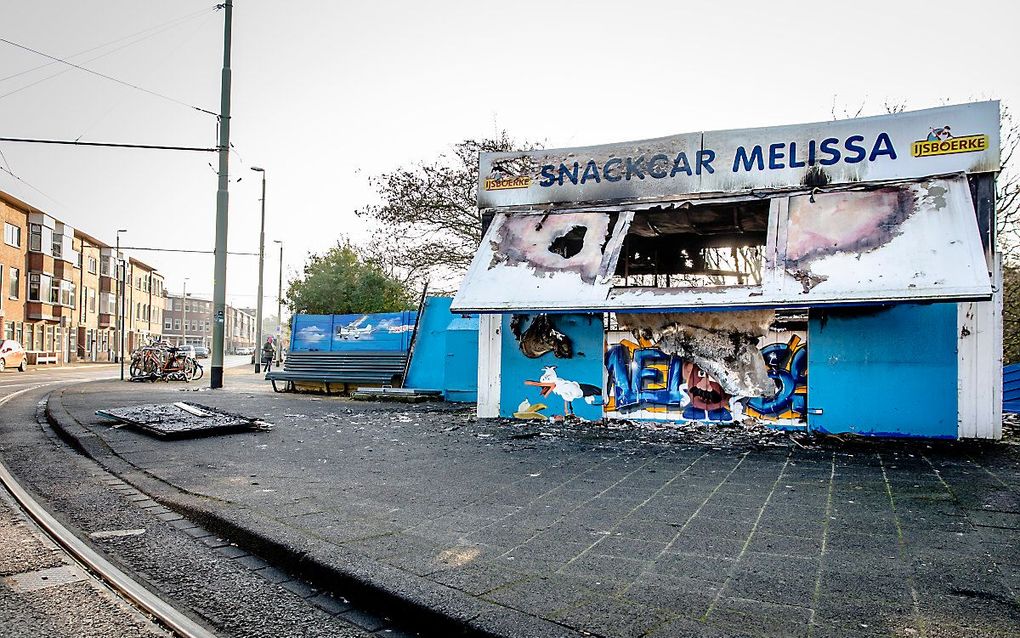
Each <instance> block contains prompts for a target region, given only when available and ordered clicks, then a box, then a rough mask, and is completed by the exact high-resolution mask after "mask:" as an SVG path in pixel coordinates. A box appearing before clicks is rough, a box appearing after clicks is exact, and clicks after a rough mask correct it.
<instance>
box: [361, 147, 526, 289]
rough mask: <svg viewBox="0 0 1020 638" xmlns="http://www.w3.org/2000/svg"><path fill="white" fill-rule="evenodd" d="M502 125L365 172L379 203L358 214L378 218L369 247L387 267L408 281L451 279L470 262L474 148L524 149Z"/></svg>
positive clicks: (474, 222)
mask: <svg viewBox="0 0 1020 638" xmlns="http://www.w3.org/2000/svg"><path fill="white" fill-rule="evenodd" d="M530 148H535V145H533V144H528V143H526V142H518V141H515V140H513V139H512V138H510V136H509V135H507V132H506V131H501V132H500V133H499V135H497V136H496V137H494V138H489V139H482V140H470V139H469V140H465V141H463V142H460V143H459V144H455V145H454V146H453V148H452V153H450V154H443V155H440V156H439V157H438V158H436V159H435V160H433V161H431V162H421V163H418V164H414V165H411V166H408V167H401V168H398V169H396V170H394V171H393V172H390V173H383V174H382V175H377V176H375V177H371V178H369V183H370V184H371V185H372V186H373V187H374V188H375V189H376V192H377V193H378V195H379V200H380V203H376V204H369V205H367V206H365V207H363V208H361V209H360V210H358V211H357V214H358V215H359V216H361V217H364V218H369V219H372V220H375V221H376V222H377V228H376V230H375V232H374V233H373V237H372V245H371V249H370V252H371V253H372V254H373V255H374V259H376V260H378V261H379V262H380V263H382V264H384V265H385V267H386V268H387V269H388V272H389V273H390V274H392V275H394V276H397V277H399V278H401V279H402V280H403V281H404V282H405V283H407V284H409V285H411V286H412V287H420V285H421V283H422V281H423V280H426V279H429V278H431V279H439V280H446V281H452V279H453V278H454V277H456V276H459V275H461V274H463V272H464V271H465V270H467V267H468V266H469V265H470V264H471V259H472V258H473V257H474V254H475V251H476V250H477V248H478V244H479V242H481V240H482V236H481V217H480V215H479V212H478V203H477V202H478V154H479V153H481V152H501V151H515V150H527V149H530Z"/></svg>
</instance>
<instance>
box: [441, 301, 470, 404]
mask: <svg viewBox="0 0 1020 638" xmlns="http://www.w3.org/2000/svg"><path fill="white" fill-rule="evenodd" d="M446 301H447V303H446V311H447V312H449V310H450V302H451V301H453V300H452V299H450V298H447V300H446ZM445 367H446V385H445V386H444V387H443V396H444V397H445V398H446V400H447V401H465V402H470V403H474V402H475V401H477V400H478V315H470V316H467V317H462V316H461V315H452V316H451V319H450V321H449V323H448V324H447V325H446V366H445Z"/></svg>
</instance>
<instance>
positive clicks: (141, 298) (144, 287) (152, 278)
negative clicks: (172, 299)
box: [124, 257, 166, 352]
mask: <svg viewBox="0 0 1020 638" xmlns="http://www.w3.org/2000/svg"><path fill="white" fill-rule="evenodd" d="M164 289H165V285H164V279H163V275H161V274H159V273H158V272H157V271H156V269H155V268H153V267H152V266H150V265H148V264H146V263H144V262H142V261H139V260H138V259H135V258H133V257H132V258H130V259H128V261H127V287H126V289H125V292H124V307H125V311H126V313H125V314H126V316H125V322H124V325H125V326H126V330H127V345H126V346H125V350H126V351H127V352H131V351H132V350H134V349H135V348H138V347H140V346H143V345H145V344H146V343H147V342H148V341H149V340H150V339H157V338H160V337H161V336H162V334H163V315H164V312H165V309H166V306H165V305H166V299H165V297H164V295H163V292H164Z"/></svg>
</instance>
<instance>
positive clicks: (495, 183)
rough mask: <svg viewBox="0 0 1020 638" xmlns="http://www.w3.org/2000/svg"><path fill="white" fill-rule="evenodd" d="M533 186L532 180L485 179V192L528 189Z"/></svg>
mask: <svg viewBox="0 0 1020 638" xmlns="http://www.w3.org/2000/svg"><path fill="white" fill-rule="evenodd" d="M529 186H531V178H530V177H526V176H521V177H487V178H485V190H487V191H501V190H506V189H508V188H527V187H529Z"/></svg>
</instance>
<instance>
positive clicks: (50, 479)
mask: <svg viewBox="0 0 1020 638" xmlns="http://www.w3.org/2000/svg"><path fill="white" fill-rule="evenodd" d="M236 359H238V360H239V361H238V362H239V363H244V362H246V361H247V358H245V357H238V358H236ZM208 361H209V360H208V359H207V360H203V363H207V362H208ZM229 363H232V362H231V361H229V360H228V365H229ZM118 373H119V370H118V368H117V366H111V365H96V366H88V367H81V368H63V369H61V368H53V369H48V370H47V369H43V370H30V371H29V372H26V373H17V372H4V373H0V397H3V396H7V395H9V394H12V393H15V392H18V391H21V390H27V391H26V392H24V393H23V394H21V395H19V396H17V397H15V398H13V399H11V400H10V401H9V402H8V403H6V404H5V405H3V406H2V407H0V460H2V461H3V463H4V464H5V465H6V466H7V467H8V469H9V470H10V471H11V472H12V473H13V474H14V475H15V476H16V477H17V478H18V480H19V481H20V482H21V483H22V485H23V487H25V488H26V489H28V490H30V491H31V492H33V493H34V495H35V497H36V498H37V499H38V500H39V501H40V502H41V503H42V504H44V506H46V507H47V509H49V511H50V512H51V513H52V514H54V515H55V516H56V517H57V518H58V519H60V520H61V522H62V523H64V524H65V525H66V526H67V527H69V528H71V529H73V530H77V531H78V534H77V535H78V536H79V537H80V538H84V539H86V540H89V541H90V544H91V545H92V546H93V547H94V548H96V549H98V550H100V551H101V552H102V553H104V554H105V555H106V556H107V558H108V559H110V560H111V561H112V562H114V563H115V564H118V565H119V566H120V567H121V568H122V569H124V570H125V571H126V572H128V573H129V574H131V575H132V576H133V577H134V578H136V580H138V581H140V582H142V583H143V584H144V585H145V586H146V587H147V588H148V589H150V590H151V591H153V592H156V593H158V594H159V595H160V596H161V597H163V598H164V599H165V600H167V601H168V602H170V603H171V604H173V605H174V606H175V607H177V608H178V609H179V610H180V611H183V612H185V613H187V614H188V615H190V616H192V617H193V618H194V619H195V620H197V621H198V622H200V623H202V624H204V625H206V626H207V627H209V628H210V629H211V630H213V631H214V632H215V633H216V634H217V635H219V636H237V637H242V636H243V637H252V638H256V637H258V638H261V637H270V636H272V637H278V636H340V637H347V636H351V637H353V636H365V635H367V633H368V632H366V631H365V630H364V629H362V628H359V627H358V626H357V625H356V624H355V623H354V622H352V618H354V619H357V614H356V612H354V610H351V609H350V606H349V605H348V604H347V603H346V601H344V600H342V599H335V598H333V597H331V596H328V595H325V594H322V593H321V592H318V591H316V590H315V589H314V588H312V587H310V586H308V585H307V584H305V583H304V582H302V581H301V580H298V579H294V578H293V577H291V576H290V575H289V574H287V573H285V572H283V571H280V570H277V569H274V568H273V567H270V566H269V565H268V564H266V563H264V562H263V561H261V560H259V559H258V558H256V557H255V556H251V555H250V554H248V553H247V552H245V551H242V550H240V549H239V548H238V547H237V546H235V545H233V544H231V543H230V542H229V541H227V540H226V539H223V538H220V537H217V536H215V535H213V534H210V533H209V532H207V531H206V530H204V529H203V528H201V527H199V526H197V525H195V524H194V523H192V522H190V521H187V520H185V519H184V518H183V517H181V516H180V515H179V514H177V513H175V512H173V511H171V510H169V509H168V508H166V507H163V506H162V505H160V504H159V503H156V502H154V501H153V500H151V499H149V498H148V497H146V496H145V495H143V494H141V493H139V492H138V491H137V490H135V489H133V488H132V487H131V486H130V485H128V484H126V483H125V482H123V481H121V480H119V479H118V478H117V477H115V476H113V475H111V474H109V473H108V472H106V471H104V470H103V469H101V468H99V467H98V466H97V465H96V464H95V463H93V462H92V461H90V460H88V459H86V458H84V457H83V456H81V455H80V454H78V453H77V452H75V451H74V450H72V449H71V448H70V447H69V446H67V445H66V444H65V443H64V442H63V441H61V440H60V439H58V438H57V437H56V436H55V434H54V433H53V431H52V429H51V428H49V426H48V425H47V424H45V423H40V419H39V416H40V414H41V411H40V408H39V406H38V403H39V402H40V400H41V399H43V398H44V397H45V395H46V394H47V393H48V392H50V391H51V390H53V389H54V388H58V387H62V386H67V385H69V384H73V383H75V382H80V381H85V380H91V379H100V378H104V377H115V376H116V375H117V374H118ZM130 387H131V388H132V389H134V388H135V387H136V386H134V384H132V385H131V386H130ZM137 387H138V388H139V389H143V388H144V387H145V386H142V385H140V386H137ZM18 516H19V515H18V513H17V512H16V511H15V510H14V509H13V508H12V507H10V505H9V504H8V505H6V506H5V505H4V503H3V502H0V627H2V628H3V629H2V631H0V633H2V634H3V635H4V636H42V635H45V636H58V637H62V636H67V637H71V636H74V637H78V636H97V637H98V636H150V635H163V634H162V632H161V631H160V630H159V629H158V628H155V627H154V626H153V625H152V624H151V623H150V622H149V621H147V620H146V619H144V618H143V617H142V616H141V615H139V614H137V613H136V612H135V611H134V610H133V609H131V608H130V607H128V606H127V605H126V604H125V603H123V602H122V601H120V600H118V599H117V598H116V597H114V596H112V595H111V594H110V593H109V592H104V591H102V590H100V589H98V588H95V587H94V586H93V585H92V584H91V583H90V582H89V581H88V580H87V579H83V578H77V577H74V578H69V579H67V580H68V582H66V583H64V584H55V585H53V586H48V587H40V588H37V589H33V590H32V591H19V585H18V583H17V579H13V580H12V578H14V576H15V574H21V573H24V572H37V571H38V570H39V569H46V568H53V567H59V566H60V565H63V564H64V563H65V559H63V558H61V557H60V553H59V552H55V551H53V549H52V547H51V546H48V545H47V544H46V541H45V539H42V538H39V536H38V535H37V534H34V533H33V532H32V531H31V529H30V527H29V526H27V525H25V524H24V523H23V521H19V518H18ZM54 580H57V579H55V578H54ZM21 589H25V588H24V587H21ZM338 614H348V615H347V616H341V615H338ZM391 635H394V636H396V635H401V634H396V633H393V634H391Z"/></svg>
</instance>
